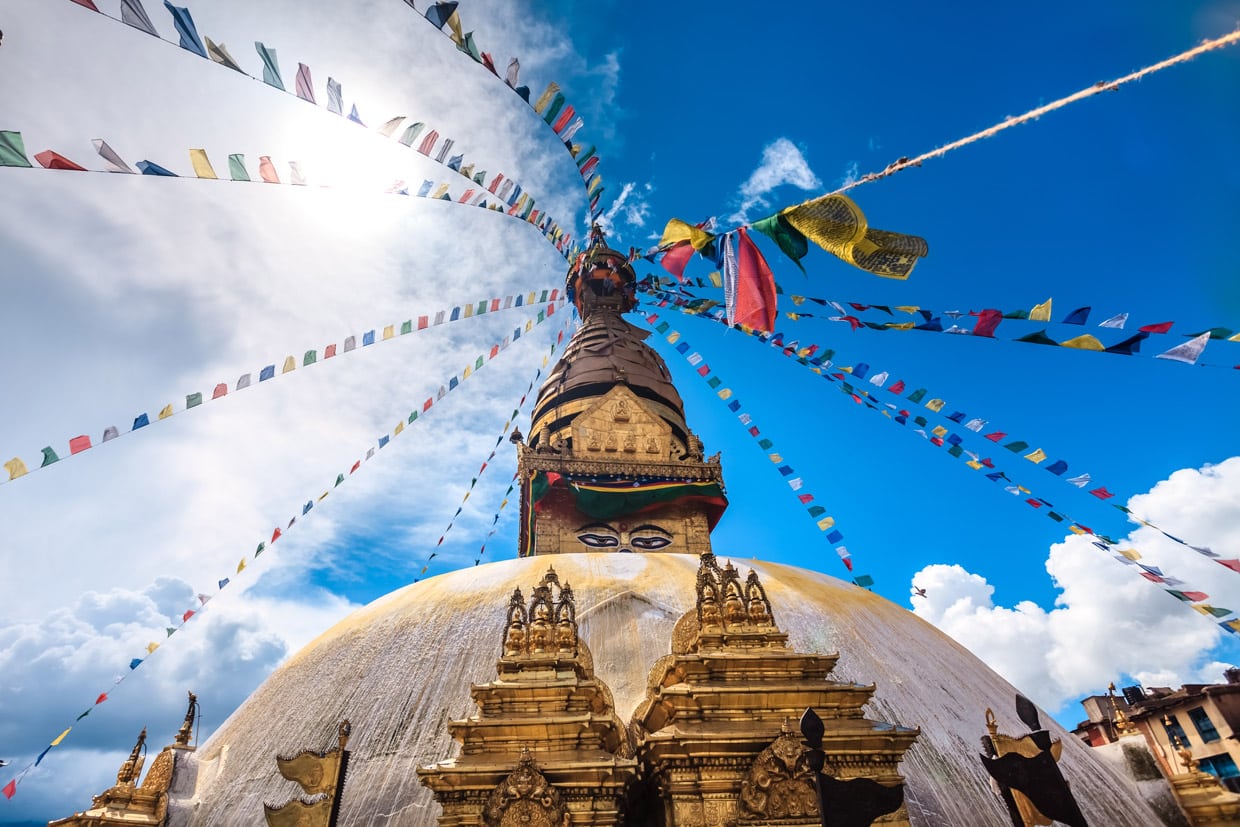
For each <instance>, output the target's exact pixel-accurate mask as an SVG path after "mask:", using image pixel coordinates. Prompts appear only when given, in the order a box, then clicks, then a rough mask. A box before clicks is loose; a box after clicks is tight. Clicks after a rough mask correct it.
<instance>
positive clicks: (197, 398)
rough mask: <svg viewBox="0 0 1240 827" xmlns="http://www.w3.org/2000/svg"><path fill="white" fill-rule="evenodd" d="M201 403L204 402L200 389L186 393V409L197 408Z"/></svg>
mask: <svg viewBox="0 0 1240 827" xmlns="http://www.w3.org/2000/svg"><path fill="white" fill-rule="evenodd" d="M201 404H202V393H201V392H200V391H195V392H194V393H190V394H186V395H185V409H186V410H189V409H190V408H197V407H198V406H199V405H201Z"/></svg>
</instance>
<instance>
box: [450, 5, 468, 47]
mask: <svg viewBox="0 0 1240 827" xmlns="http://www.w3.org/2000/svg"><path fill="white" fill-rule="evenodd" d="M448 28H449V29H451V30H452V34H451V35H449V36H450V37H451V38H452V42H453V43H455V44H456V45H458V46H460V45H462V44H463V43H464V42H465V35H464V34H463V33H462V32H461V15H460V14H459V13H458V12H452V15H451V16H450V17H449V18H448Z"/></svg>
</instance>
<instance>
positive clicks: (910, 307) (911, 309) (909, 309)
mask: <svg viewBox="0 0 1240 827" xmlns="http://www.w3.org/2000/svg"><path fill="white" fill-rule="evenodd" d="M896 310H899V311H900V312H901V313H908V314H910V315H912V314H913V313H916V312H917V311H918V310H921V308H920V307H918V306H917V305H915V304H898V305H896Z"/></svg>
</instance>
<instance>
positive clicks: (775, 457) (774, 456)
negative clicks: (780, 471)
mask: <svg viewBox="0 0 1240 827" xmlns="http://www.w3.org/2000/svg"><path fill="white" fill-rule="evenodd" d="M767 458H768V459H770V461H771V462H783V461H784V458H783V457H781V456H780V455H779V454H767Z"/></svg>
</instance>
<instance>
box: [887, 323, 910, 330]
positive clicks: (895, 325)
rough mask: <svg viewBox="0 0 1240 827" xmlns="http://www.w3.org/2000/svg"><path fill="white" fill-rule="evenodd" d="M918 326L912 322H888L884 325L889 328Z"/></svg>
mask: <svg viewBox="0 0 1240 827" xmlns="http://www.w3.org/2000/svg"><path fill="white" fill-rule="evenodd" d="M916 326H917V325H915V324H913V323H912V322H887V324H885V325H883V327H885V328H887V329H888V330H912V329H913V328H914V327H916Z"/></svg>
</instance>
